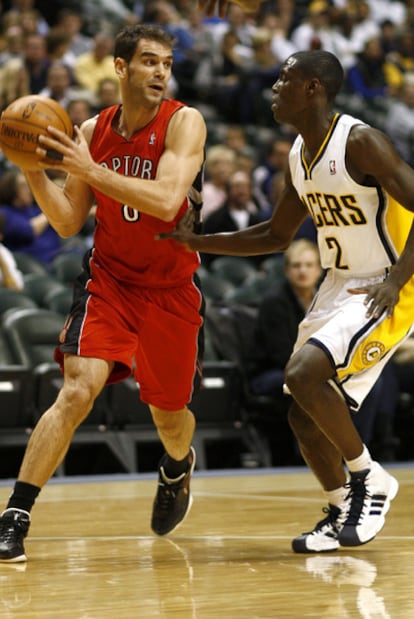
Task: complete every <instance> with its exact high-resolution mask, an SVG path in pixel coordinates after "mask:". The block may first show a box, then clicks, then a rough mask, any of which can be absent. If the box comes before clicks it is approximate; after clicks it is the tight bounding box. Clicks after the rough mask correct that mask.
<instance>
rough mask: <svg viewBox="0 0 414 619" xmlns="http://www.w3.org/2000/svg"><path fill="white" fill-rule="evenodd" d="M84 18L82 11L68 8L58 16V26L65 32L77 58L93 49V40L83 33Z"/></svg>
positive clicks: (70, 47)
mask: <svg viewBox="0 0 414 619" xmlns="http://www.w3.org/2000/svg"><path fill="white" fill-rule="evenodd" d="M83 22H84V18H83V15H82V13H81V11H79V10H76V8H75V9H73V8H71V7H69V6H68V7H67V8H64V9H62V10H61V11H60V12H59V13H58V15H57V22H56V26H57V27H59V28H61V29H62V30H64V31H65V32H66V33H67V34H68V36H69V39H70V42H69V50H70V51H71V52H72V54H73V55H74V56H75V57H77V56H80V55H81V54H84V53H86V52H89V51H90V50H91V49H92V47H93V39H92V37H90V36H87V35H85V34H83V33H82V26H83Z"/></svg>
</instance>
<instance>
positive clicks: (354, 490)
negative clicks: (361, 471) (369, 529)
mask: <svg viewBox="0 0 414 619" xmlns="http://www.w3.org/2000/svg"><path fill="white" fill-rule="evenodd" d="M345 487H346V488H349V493H348V496H347V499H348V498H349V499H351V502H350V508H349V511H348V516H347V519H346V523H345V524H347V525H350V526H353V527H356V526H357V525H358V524H359V521H360V518H361V515H362V514H363V510H364V503H365V497H367V496H370V495H369V493H368V492H367V490H366V486H365V479H363V478H361V477H354V478H351V479H350V481H349V482H348V483H347V484H345Z"/></svg>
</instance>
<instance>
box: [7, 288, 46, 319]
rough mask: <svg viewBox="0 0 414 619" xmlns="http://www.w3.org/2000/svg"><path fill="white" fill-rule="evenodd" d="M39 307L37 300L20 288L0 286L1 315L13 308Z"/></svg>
mask: <svg viewBox="0 0 414 619" xmlns="http://www.w3.org/2000/svg"><path fill="white" fill-rule="evenodd" d="M24 307H37V304H36V302H35V301H34V300H33V299H32V298H31V297H29V296H27V295H26V294H25V293H24V292H22V291H20V290H12V289H10V288H0V315H3V314H4V312H6V311H7V310H9V309H12V308H24Z"/></svg>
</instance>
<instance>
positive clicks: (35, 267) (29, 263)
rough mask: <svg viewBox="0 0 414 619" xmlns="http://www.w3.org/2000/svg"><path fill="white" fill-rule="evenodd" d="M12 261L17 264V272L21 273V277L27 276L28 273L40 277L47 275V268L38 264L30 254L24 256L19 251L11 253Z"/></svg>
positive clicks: (40, 263) (41, 263) (38, 261)
mask: <svg viewBox="0 0 414 619" xmlns="http://www.w3.org/2000/svg"><path fill="white" fill-rule="evenodd" d="M13 256H14V259H15V261H16V264H17V268H18V269H19V271H21V272H22V273H23V275H28V274H29V273H37V274H40V275H46V274H47V273H48V270H47V267H46V266H45V265H44V264H43V262H40V260H38V259H37V258H34V256H31V255H30V254H25V253H24V252H21V251H15V252H13Z"/></svg>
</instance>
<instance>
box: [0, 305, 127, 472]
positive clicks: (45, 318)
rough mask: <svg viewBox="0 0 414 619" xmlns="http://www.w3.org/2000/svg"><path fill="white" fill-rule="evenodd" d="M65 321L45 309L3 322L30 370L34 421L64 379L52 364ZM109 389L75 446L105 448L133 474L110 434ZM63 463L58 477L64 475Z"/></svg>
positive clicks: (14, 348)
mask: <svg viewBox="0 0 414 619" xmlns="http://www.w3.org/2000/svg"><path fill="white" fill-rule="evenodd" d="M63 322H64V318H63V316H62V315H61V314H58V313H57V312H53V311H51V310H47V309H44V308H36V309H30V308H28V309H20V310H16V311H13V312H8V313H7V314H6V315H5V317H4V319H3V328H4V333H5V336H6V338H7V341H8V343H9V346H10V349H11V351H12V354H13V357H14V358H15V359H16V361H17V363H19V364H21V365H22V366H23V367H25V368H29V369H30V370H31V373H32V376H33V402H34V410H35V417H36V418H39V416H40V415H42V414H43V412H44V411H45V410H46V409H47V408H49V407H50V406H51V404H53V402H54V401H55V399H56V396H57V394H58V392H59V390H60V388H61V386H62V383H63V377H62V374H61V372H60V369H59V367H58V366H57V364H56V363H55V362H54V361H53V353H54V349H55V347H56V344H57V342H58V336H59V333H60V331H61V329H62V326H63ZM107 397H108V388H105V389H104V390H103V391H102V393H101V394H100V396H99V397H98V398H97V399H96V401H95V405H94V407H93V410H92V412H91V413H90V415H89V416H88V418H87V419H86V420H85V421H84V422H83V423H82V424H81V426H80V427H79V428H78V430H77V431H76V433H75V436H74V438H73V441H72V444H74V445H76V444H85V443H86V444H88V443H90V444H97V443H99V444H105V445H107V446H108V447H109V449H110V450H111V451H112V453H113V454H114V456H115V457H116V458H117V459H118V460H119V462H120V463H121V464H122V466H123V467H124V468H125V470H127V471H128V472H131V471H130V468H129V461H128V458H127V457H126V456H125V450H124V448H123V445H122V442H121V441H120V440H119V437H118V435H117V434H116V433H115V432H114V431H110V430H108V422H109V412H108V401H107ZM64 466H65V465H64V463H63V465H62V466H61V467H60V469H59V471H58V473H59V474H64V470H65V469H64Z"/></svg>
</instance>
